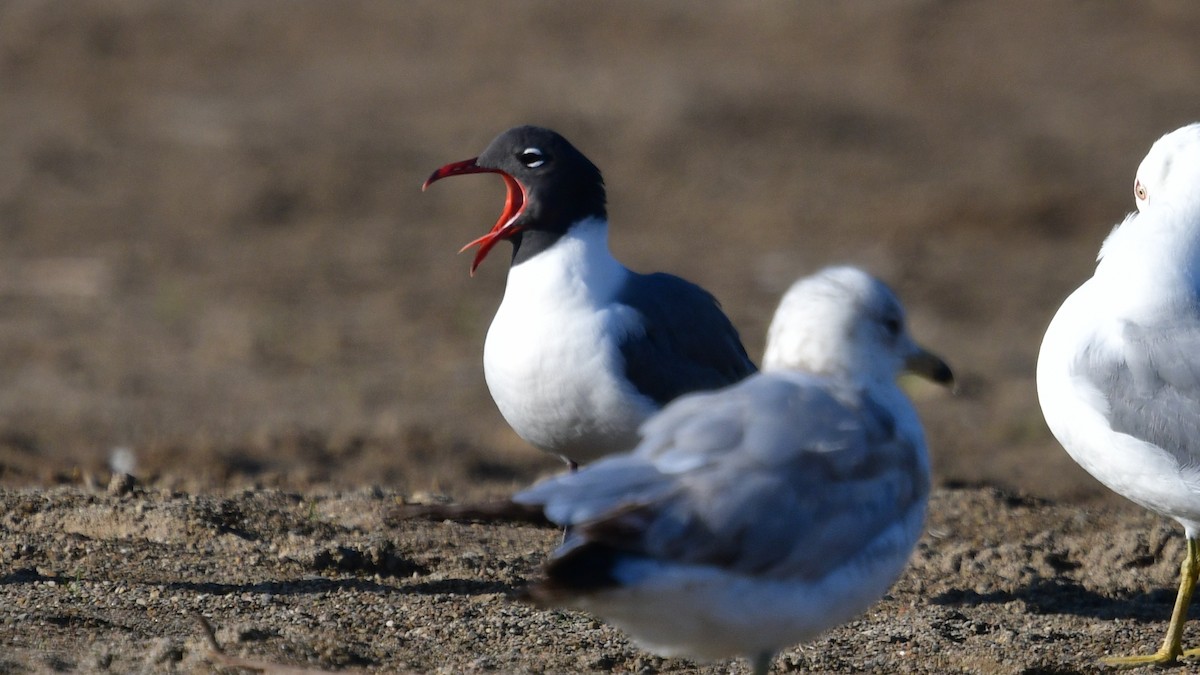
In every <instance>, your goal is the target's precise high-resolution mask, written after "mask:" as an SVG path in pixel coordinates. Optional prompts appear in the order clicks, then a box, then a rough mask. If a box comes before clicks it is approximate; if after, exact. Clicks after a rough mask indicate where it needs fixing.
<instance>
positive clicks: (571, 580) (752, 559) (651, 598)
mask: <svg viewBox="0 0 1200 675" xmlns="http://www.w3.org/2000/svg"><path fill="white" fill-rule="evenodd" d="M906 367H907V368H909V369H911V370H913V371H914V372H918V373H920V374H923V375H926V376H928V377H930V378H932V379H934V380H937V381H939V382H949V381H951V380H952V377H951V374H950V369H949V368H948V367H947V366H946V364H945V363H944V362H943V361H942V360H941V359H939V358H937V357H936V356H934V355H932V354H930V353H929V352H927V351H925V350H924V349H922V348H920V347H919V346H918V345H917V344H916V343H915V342H913V340H912V338H911V337H910V336H909V334H908V332H907V330H906V329H905V322H904V311H903V309H902V308H901V306H900V302H899V301H898V300H897V298H896V296H895V295H894V294H893V293H892V291H891V290H890V289H889V288H888V287H887V286H886V285H885V284H883V283H882V282H881V281H879V280H878V279H876V278H874V277H872V276H871V275H869V274H867V273H865V272H863V271H861V270H859V269H856V268H853V267H834V268H828V269H826V270H823V271H821V272H820V273H818V274H816V275H814V276H812V277H808V278H806V279H802V280H800V281H799V282H797V283H796V284H795V285H794V286H793V287H792V288H791V290H789V291H788V292H787V294H786V295H785V296H784V298H783V301H782V303H781V304H780V306H779V309H778V311H777V312H776V314H775V318H774V321H773V322H772V324H771V327H770V330H769V333H768V342H767V351H766V355H765V357H764V361H763V372H762V373H760V374H757V375H754V376H752V377H750V378H748V379H746V380H744V381H742V382H740V383H738V384H734V385H732V386H729V387H726V388H724V389H721V390H718V391H715V392H706V393H698V394H691V395H689V396H685V397H683V398H681V399H679V400H677V401H675V402H673V403H671V404H670V405H668V406H667V407H666V408H664V409H663V410H662V412H660V413H659V414H657V415H656V416H654V417H653V418H651V419H650V420H649V421H648V422H647V423H646V424H645V426H644V427H643V428H642V437H643V438H642V441H641V444H640V445H638V446H637V448H636V449H634V450H633V451H632V452H630V453H628V454H621V455H614V456H610V457H607V458H605V459H602V460H599V461H597V462H594V463H593V464H591V465H589V466H587V467H585V468H584V469H582V470H580V471H579V472H577V473H574V474H564V475H561V476H557V477H554V478H550V479H547V480H544V481H542V482H540V483H538V484H536V485H534V486H533V487H531V488H529V489H528V490H526V491H524V492H522V493H519V494H518V495H517V496H516V497H515V498H514V499H515V500H516V501H518V502H520V503H526V504H535V505H541V506H542V507H543V508H544V510H545V513H546V515H547V517H548V518H550V520H552V521H554V522H555V523H558V524H560V525H563V526H566V527H568V528H569V529H568V535H567V538H566V540H565V541H564V543H563V545H562V547H561V548H559V549H558V550H557V551H556V552H555V553H554V554H553V556H552V557H551V559H550V560H549V561H548V562H547V564H546V567H545V572H546V578H545V579H544V580H542V581H540V582H537V583H536V584H534V585H533V586H531V587H530V589H529V596H530V597H531V598H532V599H533V600H534V601H535V602H538V603H539V604H543V605H565V606H568V607H572V608H576V609H582V610H585V611H588V612H592V613H594V614H597V615H599V616H601V617H603V618H605V619H606V620H608V621H611V622H612V623H614V624H615V625H617V626H618V627H620V628H622V629H624V630H625V631H627V632H628V633H629V634H630V635H632V636H633V638H634V639H635V640H636V641H637V642H638V643H639V644H641V645H642V646H644V647H645V648H647V649H649V650H651V651H653V652H656V653H658V654H660V655H663V656H688V657H693V658H700V659H706V660H707V659H720V658H727V657H731V656H750V657H752V659H753V661H754V669H755V672H756V673H765V672H767V670H768V669H769V667H770V663H771V660H772V658H773V656H774V654H775V652H776V651H778V650H779V649H781V648H783V647H787V646H789V645H793V644H796V643H799V642H803V641H806V640H809V639H811V638H813V637H816V636H817V635H818V634H819V633H821V632H822V631H824V630H826V629H828V628H830V627H832V626H835V625H837V624H840V623H843V622H845V621H848V620H849V619H851V618H852V617H854V616H856V615H858V614H859V613H861V612H863V611H864V610H866V609H867V608H868V607H869V606H870V605H872V604H873V603H874V602H876V601H877V600H878V599H879V598H880V596H882V595H883V593H884V592H885V591H886V590H887V589H888V587H889V586H890V585H891V583H892V582H893V581H894V580H895V579H896V577H897V576H898V575H899V574H900V572H901V571H902V570H903V569H904V566H905V564H906V562H907V560H908V558H909V555H910V553H911V552H912V549H913V546H914V545H915V544H916V542H917V538H918V536H919V535H920V532H921V529H922V523H923V520H924V516H925V506H926V502H927V499H928V495H929V489H930V475H929V459H928V456H927V454H926V447H925V438H924V433H923V431H922V429H921V424H920V422H919V420H918V419H917V414H916V411H915V410H914V409H913V407H912V404H911V403H910V402H909V400H908V399H907V397H906V396H905V395H904V393H903V392H902V391H901V390H900V388H899V387H898V386H897V384H896V376H897V374H898V372H899V371H900V370H901V369H903V368H906Z"/></svg>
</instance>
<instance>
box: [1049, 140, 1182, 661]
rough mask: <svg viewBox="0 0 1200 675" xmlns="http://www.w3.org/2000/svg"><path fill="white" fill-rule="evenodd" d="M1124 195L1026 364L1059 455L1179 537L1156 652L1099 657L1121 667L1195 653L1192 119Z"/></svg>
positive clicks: (1153, 153)
mask: <svg viewBox="0 0 1200 675" xmlns="http://www.w3.org/2000/svg"><path fill="white" fill-rule="evenodd" d="M1133 191H1134V198H1135V200H1136V204H1137V211H1135V212H1133V213H1131V214H1130V215H1128V216H1127V217H1126V218H1125V220H1124V222H1122V223H1121V224H1120V225H1119V226H1117V228H1116V229H1115V230H1113V232H1112V233H1111V234H1110V235H1109V236H1108V238H1107V239H1106V240H1105V241H1104V245H1103V246H1102V247H1101V249H1100V256H1099V262H1098V263H1097V265H1096V271H1095V273H1094V274H1093V276H1092V278H1091V279H1088V280H1087V281H1086V282H1084V284H1083V285H1082V286H1080V287H1079V288H1078V289H1077V290H1076V291H1075V292H1074V293H1072V294H1071V295H1070V297H1068V298H1067V299H1066V301H1065V302H1063V305H1062V307H1061V308H1059V310H1058V313H1057V314H1056V315H1055V316H1054V319H1053V321H1051V322H1050V327H1049V328H1047V330H1046V337H1045V339H1044V341H1043V342H1042V349H1041V354H1040V355H1039V356H1038V365H1037V385H1038V398H1039V399H1040V401H1041V404H1042V412H1043V414H1044V415H1045V417H1046V423H1047V424H1048V425H1049V427H1050V430H1051V431H1052V432H1053V433H1054V436H1055V438H1057V439H1058V441H1059V443H1061V444H1062V446H1063V447H1064V448H1065V449H1066V451H1067V452H1068V453H1069V454H1070V455H1071V458H1072V459H1074V460H1075V461H1076V462H1078V463H1079V465H1080V466H1082V467H1083V468H1084V469H1086V470H1087V471H1088V473H1090V474H1092V475H1093V476H1095V477H1096V479H1098V480H1099V481H1100V482H1101V483H1104V485H1106V486H1108V487H1109V488H1110V489H1112V490H1113V491H1115V492H1117V493H1119V494H1121V495H1123V496H1125V497H1127V498H1129V499H1131V500H1133V501H1134V502H1136V503H1138V504H1140V505H1142V506H1144V507H1146V508H1148V509H1150V510H1152V511H1155V512H1157V513H1160V514H1162V515H1164V516H1167V517H1170V518H1174V519H1175V520H1176V521H1178V522H1179V524H1181V525H1183V529H1184V532H1185V534H1186V536H1187V556H1186V558H1185V559H1184V562H1183V567H1182V570H1181V575H1180V581H1179V595H1178V596H1177V598H1176V601H1175V610H1174V612H1173V613H1172V615H1171V622H1170V624H1169V626H1168V627H1167V636H1166V639H1165V640H1164V641H1163V645H1162V647H1161V648H1160V649H1159V650H1158V651H1157V652H1155V653H1153V654H1149V655H1139V656H1126V657H1116V658H1107V659H1104V660H1105V661H1106V662H1108V663H1110V664H1112V665H1117V666H1127V667H1132V666H1139V665H1143V664H1151V663H1156V664H1168V663H1173V662H1175V661H1176V660H1178V658H1179V657H1180V656H1181V655H1188V656H1200V649H1191V650H1188V651H1186V652H1185V651H1184V650H1183V647H1182V637H1183V624H1184V621H1185V620H1186V619H1187V608H1188V604H1189V602H1190V600H1191V595H1192V590H1193V589H1194V588H1195V585H1196V577H1197V575H1198V574H1200V124H1193V125H1190V126H1186V127H1183V128H1182V129H1178V130H1176V131H1173V132H1171V133H1169V134H1167V135H1165V136H1163V137H1162V138H1160V139H1159V140H1158V141H1157V142H1156V143H1154V145H1153V146H1152V147H1151V148H1150V152H1149V153H1148V154H1147V155H1146V158H1145V159H1144V160H1142V163H1141V166H1139V167H1138V171H1137V179H1136V180H1135V182H1134V187H1133Z"/></svg>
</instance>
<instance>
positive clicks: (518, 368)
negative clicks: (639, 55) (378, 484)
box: [424, 126, 755, 467]
mask: <svg viewBox="0 0 1200 675" xmlns="http://www.w3.org/2000/svg"><path fill="white" fill-rule="evenodd" d="M471 173H496V174H499V175H500V177H501V178H502V179H503V180H504V184H505V186H506V187H507V188H508V198H507V201H506V202H505V206H504V212H503V213H501V215H500V219H499V220H498V221H496V225H495V226H494V227H492V229H491V231H489V232H488V233H487V234H485V235H483V236H482V237H479V238H478V239H476V240H474V241H472V242H471V243H469V244H467V245H466V246H464V247H463V249H462V250H464V251H465V250H466V249H468V248H470V247H472V246H478V247H479V251H478V253H476V254H475V260H474V261H473V262H472V263H471V272H472V273H474V271H475V269H476V268H477V267H478V266H479V264H480V263H481V262H482V261H483V259H484V258H485V257H486V256H487V254H488V252H489V251H490V250H491V249H492V247H493V246H495V245H496V244H497V243H498V242H499V241H501V240H504V239H507V240H508V241H510V242H512V245H513V254H512V267H511V269H510V270H509V272H508V285H507V287H506V289H505V291H504V300H503V301H502V302H501V303H500V308H499V309H498V310H497V311H496V316H495V318H494V319H492V325H491V328H489V329H488V334H487V340H486V341H485V342H484V348H483V369H484V376H485V378H486V380H487V384H488V389H489V390H490V391H491V393H492V398H493V399H494V400H495V401H496V405H497V407H499V409H500V412H501V414H503V415H504V419H505V420H507V421H508V423H509V425H511V426H512V428H513V429H514V430H515V431H516V432H517V434H518V435H519V436H521V438H524V439H525V440H526V441H529V442H530V443H531V444H533V445H534V446H536V447H538V448H541V449H542V450H545V451H547V452H551V453H554V454H557V455H559V456H561V457H562V458H563V459H564V460H566V461H567V462H568V464H569V465H571V466H572V467H574V466H575V465H576V463H578V462H587V461H591V460H593V459H596V458H598V457H600V456H602V455H604V454H605V453H609V452H613V451H616V450H622V449H628V448H631V447H633V445H634V444H636V443H637V428H638V426H639V425H640V424H641V423H642V422H643V421H644V420H645V419H646V418H648V417H649V416H650V415H652V414H654V413H655V412H656V411H658V409H659V408H661V407H662V406H663V405H664V404H666V403H667V402H668V401H671V400H672V399H674V398H676V397H678V396H680V395H682V394H685V393H688V392H692V391H698V390H708V389H715V388H718V387H722V386H725V385H728V384H731V383H733V382H737V381H738V380H741V379H742V378H744V377H746V376H747V375H750V374H752V373H754V372H755V367H754V364H753V363H752V362H751V361H750V359H749V357H748V356H747V355H746V350H745V348H744V347H742V343H741V340H740V339H739V338H738V334H737V331H736V330H735V329H734V327H733V324H731V323H730V322H729V319H728V318H726V316H725V314H724V313H722V311H721V309H720V306H719V305H718V304H717V301H716V300H715V299H714V298H713V296H712V295H710V294H709V293H708V292H707V291H705V290H704V289H702V288H700V287H699V286H696V285H695V284H692V283H690V282H688V281H685V280H683V279H680V278H679V277H675V276H672V275H669V274H661V273H660V274H638V273H636V272H631V271H630V270H628V269H626V268H625V266H623V265H622V264H621V263H620V262H618V261H617V260H616V259H615V258H614V257H613V256H612V253H611V252H610V251H609V249H608V218H607V215H606V209H605V192H604V179H603V178H602V177H601V175H600V170H599V169H597V168H596V166H595V165H594V164H592V163H591V162H590V161H588V159H587V157H584V156H583V154H582V153H581V152H579V151H578V150H576V149H575V147H574V146H572V145H571V144H570V143H568V142H567V140H566V139H565V138H563V137H562V136H560V135H558V134H557V133H555V132H553V131H550V130H549V129H542V128H540V127H533V126H521V127H516V128H513V129H509V130H508V131H506V132H504V133H502V134H500V135H499V136H497V137H496V139H495V140H493V141H492V143H491V145H489V146H488V147H487V149H486V150H484V152H483V154H482V155H480V156H479V157H476V158H474V159H468V160H465V161H462V162H455V163H453V164H448V165H446V166H444V167H442V168H440V169H438V170H437V171H435V172H434V173H433V175H432V176H430V177H429V180H427V181H425V185H424V187H426V188H427V187H429V185H430V184H432V183H433V182H435V181H437V180H440V179H442V178H445V177H447V176H460V175H463V174H471Z"/></svg>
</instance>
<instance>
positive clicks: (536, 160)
mask: <svg viewBox="0 0 1200 675" xmlns="http://www.w3.org/2000/svg"><path fill="white" fill-rule="evenodd" d="M517 160H519V161H520V162H521V163H522V164H524V165H525V166H527V167H529V168H530V169H536V168H538V167H539V166H541V165H543V164H545V163H546V157H545V156H544V155H543V154H542V151H541V150H538V149H537V148H525V149H524V150H522V151H521V152H519V153H517Z"/></svg>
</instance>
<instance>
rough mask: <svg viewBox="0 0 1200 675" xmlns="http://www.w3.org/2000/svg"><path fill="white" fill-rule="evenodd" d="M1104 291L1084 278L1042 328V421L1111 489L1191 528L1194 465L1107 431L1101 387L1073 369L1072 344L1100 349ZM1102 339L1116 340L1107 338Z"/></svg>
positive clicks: (1197, 519)
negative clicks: (1184, 463) (1044, 331)
mask: <svg viewBox="0 0 1200 675" xmlns="http://www.w3.org/2000/svg"><path fill="white" fill-rule="evenodd" d="M1111 298H1112V294H1111V293H1109V292H1108V288H1107V287H1106V286H1100V285H1098V284H1097V279H1092V280H1089V281H1088V282H1087V283H1085V284H1084V285H1083V286H1081V287H1080V288H1079V289H1078V290H1076V291H1075V292H1074V293H1073V294H1071V296H1070V297H1069V298H1067V300H1066V301H1065V302H1064V303H1063V305H1062V307H1061V308H1060V309H1059V310H1058V313H1057V314H1056V315H1055V316H1054V319H1053V320H1052V321H1051V322H1050V326H1049V328H1047V329H1046V336H1045V338H1044V339H1043V342H1042V347H1041V352H1040V354H1039V355H1038V363H1037V390H1038V399H1039V401H1040V403H1041V406H1042V413H1043V414H1044V416H1045V418H1046V424H1047V426H1049V427H1050V431H1051V432H1052V433H1053V434H1054V437H1055V438H1056V439H1057V440H1058V442H1059V443H1060V444H1062V446H1063V449H1065V450H1066V451H1067V454H1069V455H1071V458H1072V459H1074V460H1075V462H1076V463H1077V464H1079V466H1081V467H1083V468H1084V470H1086V471H1087V472H1088V473H1090V474H1091V475H1092V476H1094V477H1095V478H1096V479H1097V480H1099V481H1100V482H1101V483H1103V484H1104V485H1105V486H1106V487H1108V488H1109V489H1111V490H1113V491H1114V492H1116V493H1117V494H1120V495H1122V496H1124V497H1125V498H1127V499H1130V500H1132V501H1134V502H1137V503H1138V504H1141V505H1142V506H1145V507H1146V508H1149V509H1151V510H1154V511H1157V512H1159V513H1162V514H1164V515H1167V516H1170V517H1173V518H1175V519H1176V520H1178V521H1179V522H1181V523H1183V524H1184V526H1185V527H1188V528H1189V529H1194V528H1195V527H1196V524H1197V523H1200V509H1198V508H1197V506H1196V505H1197V499H1196V485H1195V479H1196V476H1195V471H1194V469H1192V468H1187V467H1180V466H1179V465H1178V463H1177V462H1176V461H1175V460H1174V459H1173V458H1172V457H1171V456H1170V455H1169V454H1168V453H1167V452H1165V451H1164V450H1162V449H1161V448H1159V447H1157V446H1155V445H1154V444H1152V443H1147V442H1145V441H1141V440H1139V439H1136V438H1134V437H1132V436H1129V435H1127V434H1123V433H1118V432H1116V431H1114V430H1113V429H1112V427H1111V425H1110V424H1109V421H1108V418H1107V414H1108V409H1109V408H1108V406H1109V403H1108V401H1107V400H1106V399H1105V397H1104V395H1103V393H1102V392H1100V391H1099V390H1098V389H1096V388H1095V387H1094V386H1093V385H1092V384H1091V383H1090V382H1088V381H1087V380H1086V379H1085V378H1081V377H1078V376H1076V375H1075V374H1074V373H1073V369H1074V367H1075V364H1076V362H1077V359H1078V357H1079V352H1080V345H1082V344H1084V343H1085V342H1088V341H1090V342H1091V343H1092V344H1094V345H1096V347H1095V348H1102V347H1103V345H1104V340H1105V338H1104V335H1103V332H1104V331H1105V330H1106V326H1116V325H1117V324H1118V322H1117V321H1108V322H1107V323H1106V322H1105V320H1104V319H1103V318H1097V317H1102V316H1103V315H1104V314H1105V313H1106V310H1108V309H1109V307H1108V304H1109V303H1110V302H1111ZM1109 339H1114V340H1115V339H1119V338H1118V337H1111V336H1110V338H1109Z"/></svg>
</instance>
